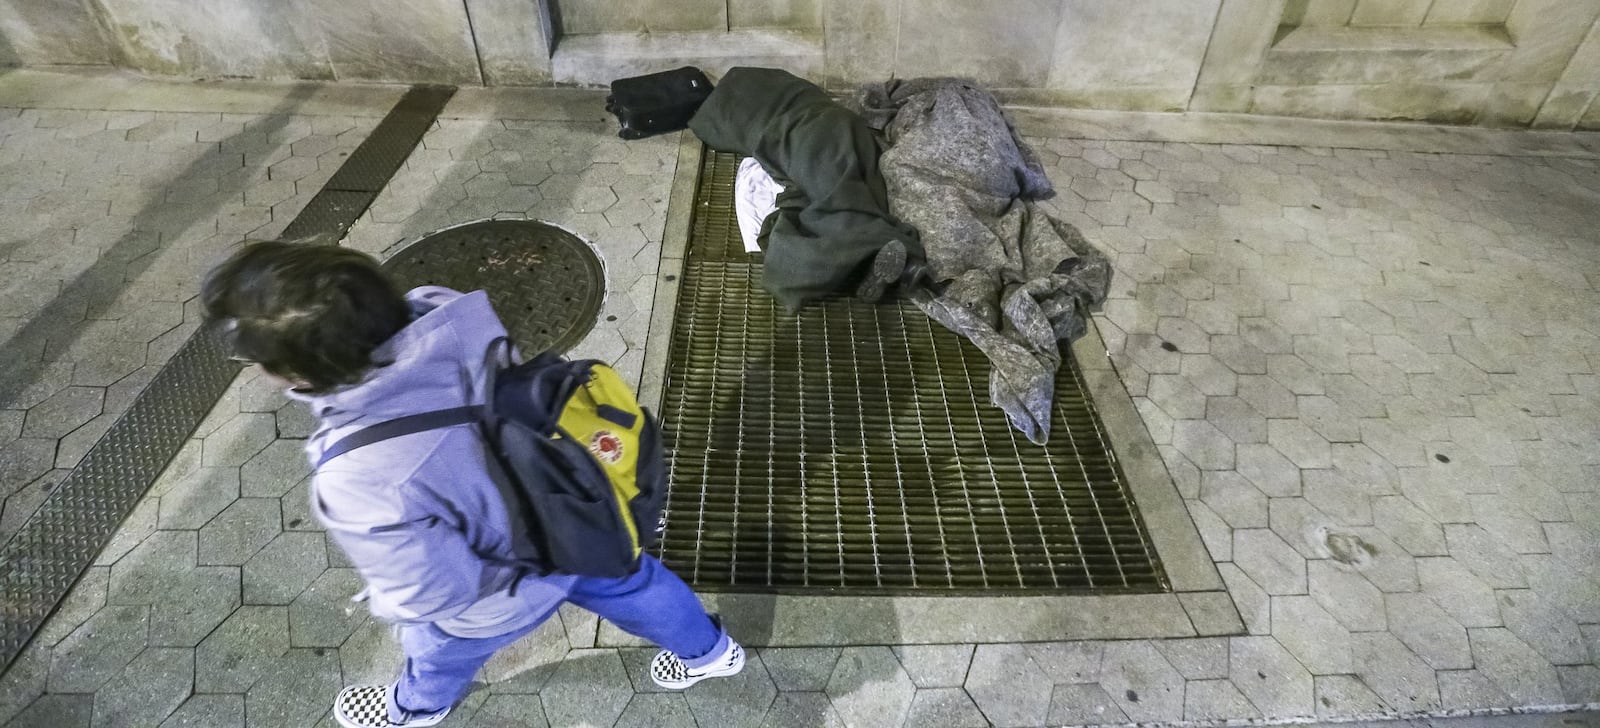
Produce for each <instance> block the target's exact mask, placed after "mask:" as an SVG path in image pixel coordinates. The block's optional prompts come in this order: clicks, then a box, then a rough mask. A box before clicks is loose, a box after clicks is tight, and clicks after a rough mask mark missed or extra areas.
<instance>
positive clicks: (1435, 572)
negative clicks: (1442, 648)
mask: <svg viewBox="0 0 1600 728" xmlns="http://www.w3.org/2000/svg"><path fill="white" fill-rule="evenodd" d="M1417 576H1418V578H1419V579H1420V581H1421V586H1422V591H1423V593H1425V594H1427V595H1428V597H1429V598H1431V599H1432V600H1433V602H1434V604H1436V605H1438V606H1439V607H1440V608H1441V609H1443V610H1444V611H1445V612H1446V613H1447V614H1449V615H1450V617H1451V619H1453V620H1455V621H1456V622H1457V623H1459V624H1461V625H1462V626H1464V627H1498V626H1500V625H1501V620H1500V610H1499V606H1498V601H1497V599H1496V597H1495V593H1494V590H1493V589H1490V588H1489V586H1488V585H1487V584H1484V583H1483V582H1482V581H1481V580H1479V579H1478V578H1477V577H1476V576H1474V575H1473V574H1472V572H1470V571H1468V570H1467V568H1466V567H1464V566H1462V565H1461V563H1460V562H1458V561H1456V560H1455V559H1452V558H1449V557H1444V558H1436V559H1418V560H1417Z"/></svg>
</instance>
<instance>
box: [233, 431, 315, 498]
mask: <svg viewBox="0 0 1600 728" xmlns="http://www.w3.org/2000/svg"><path fill="white" fill-rule="evenodd" d="M310 473H311V467H310V465H309V464H308V463H307V461H306V452H305V443H304V442H303V441H300V440H275V441H273V443H272V444H270V445H268V446H267V447H266V449H264V450H262V451H261V452H260V453H257V454H256V456H255V457H253V458H251V459H250V461H249V462H246V463H245V464H244V466H243V467H241V468H240V469H239V492H240V494H242V495H243V496H244V497H246V498H279V497H282V496H283V494H284V493H286V492H288V491H289V489H290V488H292V487H294V485H295V484H296V483H298V482H300V481H301V480H303V479H304V478H305V477H306V476H307V475H309V474H310Z"/></svg>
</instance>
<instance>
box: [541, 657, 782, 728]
mask: <svg viewBox="0 0 1600 728" xmlns="http://www.w3.org/2000/svg"><path fill="white" fill-rule="evenodd" d="M750 667H751V666H749V665H747V666H746V667H745V669H746V670H748V669H750ZM763 679H765V678H763ZM768 682H769V683H770V680H769V681H768ZM706 684H707V685H710V683H706ZM632 697H633V687H632V686H631V685H629V683H628V676H627V675H625V674H623V672H622V661H621V660H620V659H618V658H617V655H616V652H614V651H612V650H573V651H572V652H571V653H570V654H569V655H567V659H566V660H564V661H562V663H561V666H560V667H559V668H557V669H556V673H555V675H554V676H552V677H551V678H550V682H549V684H548V685H546V686H545V688H544V690H543V691H542V693H541V695H540V699H541V700H542V701H543V703H544V712H545V717H546V718H548V719H549V721H550V724H551V725H552V726H568V725H575V724H583V723H585V722H589V723H595V724H599V725H611V724H613V723H615V722H616V720H617V718H619V717H621V716H622V711H623V709H625V708H626V707H627V705H628V701H629V700H631V699H632ZM692 707H693V704H692V703H691V708H692ZM697 717H701V718H702V719H707V720H708V719H709V716H698V713H697Z"/></svg>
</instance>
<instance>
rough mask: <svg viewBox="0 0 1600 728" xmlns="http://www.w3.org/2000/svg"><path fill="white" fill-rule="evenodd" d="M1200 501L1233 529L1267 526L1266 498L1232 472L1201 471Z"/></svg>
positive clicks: (1241, 477)
mask: <svg viewBox="0 0 1600 728" xmlns="http://www.w3.org/2000/svg"><path fill="white" fill-rule="evenodd" d="M1200 500H1201V501H1203V502H1204V503H1205V504H1206V505H1208V506H1210V507H1211V510H1213V511H1215V512H1216V513H1217V515H1219V516H1221V517H1222V519H1223V520H1224V521H1226V522H1227V523H1228V525H1230V526H1232V527H1234V528H1261V527H1265V526H1266V525H1267V497H1266V496H1264V495H1262V494H1261V491H1259V490H1256V488H1255V486H1253V485H1251V484H1250V482H1249V481H1247V480H1245V479H1244V477H1243V476H1241V475H1239V474H1238V473H1236V472H1232V471H1209V470H1208V471H1205V472H1204V473H1202V474H1201V478H1200Z"/></svg>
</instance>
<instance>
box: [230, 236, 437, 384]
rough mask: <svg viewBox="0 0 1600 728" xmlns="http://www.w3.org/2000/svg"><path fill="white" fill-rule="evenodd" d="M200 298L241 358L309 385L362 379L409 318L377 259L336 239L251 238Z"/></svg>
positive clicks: (234, 351)
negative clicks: (376, 353) (330, 242)
mask: <svg viewBox="0 0 1600 728" xmlns="http://www.w3.org/2000/svg"><path fill="white" fill-rule="evenodd" d="M200 301H201V304H202V305H203V306H204V307H205V311H206V316H207V318H208V319H210V320H211V321H212V322H213V324H214V325H217V326H220V327H221V328H222V332H223V336H224V338H225V339H226V340H227V342H228V345H229V346H230V347H231V348H232V350H233V353H234V354H235V355H236V356H237V357H238V358H240V359H246V360H249V361H253V362H256V363H258V364H260V365H261V366H262V368H263V369H266V370H267V371H268V372H270V373H272V374H274V375H277V376H279V377H282V378H284V379H288V380H290V381H293V382H296V383H297V384H299V385H303V386H305V387H306V388H308V389H309V390H311V391H323V390H328V389H332V388H334V387H338V386H341V385H346V384H354V383H356V382H358V381H360V380H361V378H362V377H363V376H364V375H365V374H366V372H367V370H369V369H371V368H372V366H373V361H372V352H373V351H374V350H375V349H377V348H378V347H379V346H380V345H382V344H383V343H384V342H385V341H388V340H389V338H390V337H392V336H394V335H395V333H396V332H398V331H399V330H400V329H401V328H403V327H405V325H406V323H407V322H408V321H409V319H410V310H409V307H408V306H407V304H406V300H405V296H404V295H402V294H401V292H400V291H399V290H398V289H397V288H396V287H395V285H394V283H393V282H392V281H390V280H389V277H388V276H386V275H384V273H383V271H382V270H381V269H379V267H378V262H377V261H376V260H373V259H372V257H371V256H368V255H366V254H364V253H361V252H358V251H355V250H351V249H349V248H341V247H338V246H333V245H310V244H301V243H285V242H260V243H251V244H248V245H246V246H245V247H244V248H242V249H240V250H239V251H238V252H236V253H234V254H233V255H232V256H230V257H229V258H228V259H227V260H225V261H223V262H222V263H221V264H220V265H218V266H217V267H216V268H213V269H212V270H211V272H210V273H209V274H208V275H207V276H206V279H205V281H204V282H203V283H202V284H201V286H200Z"/></svg>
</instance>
